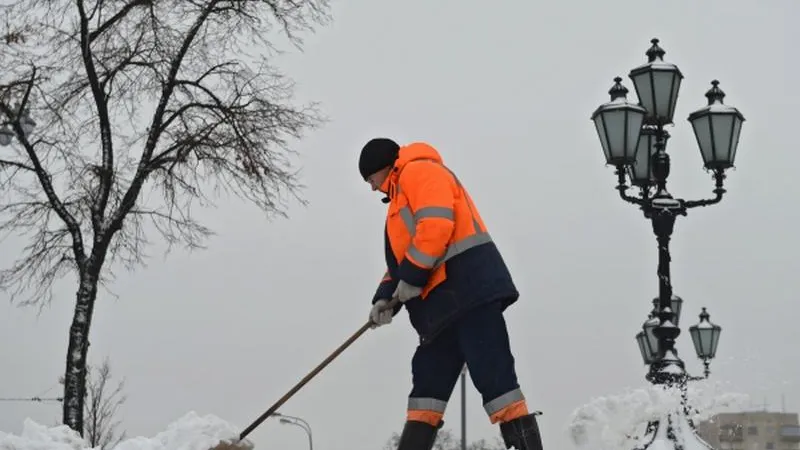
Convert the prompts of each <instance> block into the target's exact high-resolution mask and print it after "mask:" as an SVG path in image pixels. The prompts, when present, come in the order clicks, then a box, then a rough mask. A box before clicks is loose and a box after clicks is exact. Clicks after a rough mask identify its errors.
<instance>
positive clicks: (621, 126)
mask: <svg viewBox="0 0 800 450" xmlns="http://www.w3.org/2000/svg"><path fill="white" fill-rule="evenodd" d="M608 94H609V95H610V96H611V101H610V102H608V103H604V104H602V105H600V107H598V108H597V109H596V110H595V112H594V114H592V121H594V126H595V128H596V129H597V135H598V136H599V137H600V144H601V145H602V146H603V153H605V155H606V162H607V163H608V164H613V165H629V164H632V163H633V162H634V161H635V160H636V148H637V145H638V143H639V130H640V129H641V127H642V121H643V120H644V116H645V114H646V111H645V109H644V108H642V107H641V106H639V105H635V104H633V103H629V102H628V99H627V97H626V95H627V94H628V89H627V88H626V87H625V86H623V85H622V78H620V77H616V78H614V86H612V87H611V89H610V90H609V91H608Z"/></svg>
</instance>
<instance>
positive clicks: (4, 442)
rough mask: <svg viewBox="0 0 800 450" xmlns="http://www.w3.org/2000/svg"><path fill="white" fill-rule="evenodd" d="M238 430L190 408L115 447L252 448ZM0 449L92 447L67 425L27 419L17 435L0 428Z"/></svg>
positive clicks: (125, 449)
mask: <svg viewBox="0 0 800 450" xmlns="http://www.w3.org/2000/svg"><path fill="white" fill-rule="evenodd" d="M239 431H241V430H238V429H236V428H235V427H234V426H233V425H231V424H229V423H228V422H225V421H224V420H222V419H220V418H219V417H216V416H213V415H206V416H199V415H197V414H196V413H194V412H190V413H188V414H186V415H185V416H183V417H181V418H180V419H178V420H177V421H175V422H173V423H172V424H170V425H169V426H168V427H167V429H166V430H165V431H163V432H161V433H159V434H157V435H156V436H154V437H152V438H145V437H135V438H131V439H128V440H125V441H123V442H121V443H120V444H119V445H117V446H116V447H115V448H114V450H211V449H213V448H214V447H216V446H217V445H219V444H220V443H228V444H231V445H230V446H227V447H225V449H226V450H251V449H252V448H253V445H252V443H251V442H249V441H248V440H247V439H245V440H244V441H243V442H241V443H237V440H238V436H239ZM0 450H92V449H91V448H90V447H88V446H87V445H86V443H85V442H84V441H83V439H81V437H80V436H79V435H78V434H77V433H75V432H74V431H72V430H71V429H70V428H69V427H67V426H66V425H62V426H57V427H52V428H48V427H46V426H43V425H40V424H38V423H36V422H34V421H32V420H30V419H28V420H26V421H25V424H24V428H23V430H22V433H21V434H20V435H13V434H7V433H3V432H2V431H0ZM220 450H221V449H220Z"/></svg>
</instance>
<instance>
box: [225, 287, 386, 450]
mask: <svg viewBox="0 0 800 450" xmlns="http://www.w3.org/2000/svg"><path fill="white" fill-rule="evenodd" d="M398 302H399V300H398V299H397V298H393V299H392V300H391V301H390V302H389V303H388V304H387V305H386V306H385V307H384V308H383V311H385V310H387V309H392V308H394V307H395V306H397V303H398ZM373 325H375V323H374V322H373V321H372V319H368V320H367V322H366V323H365V324H364V325H362V326H361V328H359V329H358V331H356V332H355V333H353V335H352V336H350V337H349V338H348V339H347V340H346V341H344V343H343V344H342V345H340V346H339V347H338V348H337V349H336V350H334V351H333V353H331V354H330V355H328V357H327V358H325V360H324V361H322V362H321V363H319V365H318V366H317V367H315V368H314V370H312V371H311V372H309V373H308V374H307V375H306V376H305V377H303V379H302V380H300V381H299V382H298V383H297V384H296V385H294V387H293V388H291V389H290V390H289V392H287V393H286V394H284V395H283V397H281V398H280V399H278V401H277V402H275V404H274V405H272V406H270V407H269V409H267V410H266V411H264V413H263V414H261V415H260V416H259V417H258V418H257V419H256V420H255V421H253V423H251V424H250V425H249V426H248V427H247V428H245V429H244V430H243V431H242V432H241V433H239V439H238V441H236V442H221V443H219V444H218V445H216V446H215V447H214V448H212V449H211V450H250V449H252V448H253V445H252V444H250V443H247V442H243V441H244V438H245V437H247V435H248V434H250V433H251V432H252V431H253V430H254V429H256V427H258V426H259V425H261V423H262V422H264V421H265V420H267V418H268V417H269V416H271V415H272V414H274V413H275V411H277V410H278V408H280V407H281V406H283V404H284V403H286V401H287V400H289V399H290V398H291V397H292V396H293V395H294V394H296V393H297V391H299V390H300V389H301V388H302V387H303V386H305V385H306V384H307V383H308V382H309V381H311V379H312V378H314V377H315V376H316V375H317V374H318V373H320V372H321V371H322V369H324V368H325V366H327V365H328V364H330V363H331V361H333V360H334V359H336V357H337V356H339V354H341V353H342V352H343V351H345V349H347V347H349V346H350V345H351V344H352V343H353V342H355V341H356V339H358V338H359V337H361V335H362V334H364V333H365V332H366V331H367V330H369V329H370V328H372V326H373Z"/></svg>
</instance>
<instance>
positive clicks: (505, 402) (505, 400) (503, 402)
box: [483, 388, 525, 416]
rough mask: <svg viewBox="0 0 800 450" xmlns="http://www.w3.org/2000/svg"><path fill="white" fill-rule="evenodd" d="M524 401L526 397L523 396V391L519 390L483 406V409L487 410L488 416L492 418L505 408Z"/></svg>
mask: <svg viewBox="0 0 800 450" xmlns="http://www.w3.org/2000/svg"><path fill="white" fill-rule="evenodd" d="M522 400H525V396H524V395H522V390H521V389H519V388H518V389H514V390H513V391H509V392H506V393H505V394H503V395H501V396H500V397H497V398H496V399H494V400H491V401H489V403H486V404H485V405H483V409H484V410H486V414H488V415H490V416H491V415H493V414H496V413H498V412H499V411H501V410H502V409H503V408H505V407H507V406H509V405H511V404H514V403H516V402H520V401H522Z"/></svg>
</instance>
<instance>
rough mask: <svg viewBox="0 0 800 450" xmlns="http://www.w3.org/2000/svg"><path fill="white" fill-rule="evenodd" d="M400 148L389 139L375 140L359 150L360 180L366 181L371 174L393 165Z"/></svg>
mask: <svg viewBox="0 0 800 450" xmlns="http://www.w3.org/2000/svg"><path fill="white" fill-rule="evenodd" d="M399 150H400V146H399V145H397V143H396V142H395V141H393V140H391V139H389V138H375V139H372V140H370V141H369V142H367V144H366V145H364V148H362V149H361V155H360V156H359V158H358V171H359V172H360V173H361V178H363V179H365V180H366V179H367V177H368V176H370V175H372V174H373V173H375V172H377V171H379V170H381V169H383V168H385V167H389V166H391V165H392V164H394V161H395V160H396V159H397V154H398V151H399Z"/></svg>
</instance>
